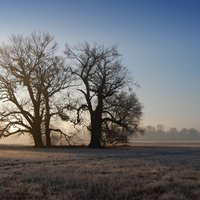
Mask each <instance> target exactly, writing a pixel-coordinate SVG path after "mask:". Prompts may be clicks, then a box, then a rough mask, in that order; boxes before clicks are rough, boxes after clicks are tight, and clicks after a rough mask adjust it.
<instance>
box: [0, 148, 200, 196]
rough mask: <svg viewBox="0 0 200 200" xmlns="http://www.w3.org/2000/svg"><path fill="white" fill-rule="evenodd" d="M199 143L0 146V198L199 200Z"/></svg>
mask: <svg viewBox="0 0 200 200" xmlns="http://www.w3.org/2000/svg"><path fill="white" fill-rule="evenodd" d="M199 169H200V148H199V147H195V148H192V147H135V148H120V149H113V148H112V149H87V148H72V149H70V148H66V149H65V148H54V149H34V148H32V147H23V146H21V147H17V146H0V186H1V189H0V199H6V200H9V199H38V200H40V199H48V200H53V199H55V200H59V199H66V200H73V199H77V200H78V199H84V200H86V199H87V200H89V199H91V200H92V199H94V200H100V199H104V200H106V199H107V200H108V199H113V200H117V199H124V200H125V199H127V200H130V199H134V200H136V199H138V200H139V199H161V200H164V199H166V200H169V199H171V200H172V199H173V200H176V199H181V200H183V199H185V200H189V199H192V200H194V199H200V170H199Z"/></svg>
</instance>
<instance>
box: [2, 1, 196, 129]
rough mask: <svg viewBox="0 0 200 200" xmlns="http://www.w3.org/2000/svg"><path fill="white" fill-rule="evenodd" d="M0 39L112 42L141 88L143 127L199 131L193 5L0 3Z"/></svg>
mask: <svg viewBox="0 0 200 200" xmlns="http://www.w3.org/2000/svg"><path fill="white" fill-rule="evenodd" d="M0 5H1V6H0V42H3V41H4V42H6V41H7V39H8V37H9V36H10V35H11V34H23V35H26V36H28V35H30V33H31V32H32V31H42V32H43V31H44V32H49V33H50V34H52V35H54V36H55V39H56V40H57V42H58V43H59V45H60V49H61V50H62V49H64V45H65V43H66V42H67V43H69V44H70V45H72V46H73V45H76V44H78V43H84V42H85V41H87V42H88V43H90V44H91V45H93V44H94V43H97V44H99V45H101V44H104V46H106V47H110V46H112V45H115V44H118V50H119V53H121V54H122V59H123V60H122V63H123V65H124V66H126V67H127V68H128V69H129V71H131V73H132V75H133V77H134V80H135V81H136V82H137V83H139V84H140V88H133V89H134V91H135V92H136V94H137V96H138V98H139V100H140V101H141V102H142V104H143V106H144V109H143V112H144V114H143V117H142V124H143V126H147V125H151V126H157V125H158V124H163V125H164V126H165V129H166V130H168V129H169V128H170V127H176V128H177V129H178V130H181V129H182V128H196V129H198V130H200V0H17V1H16V0H0Z"/></svg>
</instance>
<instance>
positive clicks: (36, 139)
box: [32, 125, 44, 148]
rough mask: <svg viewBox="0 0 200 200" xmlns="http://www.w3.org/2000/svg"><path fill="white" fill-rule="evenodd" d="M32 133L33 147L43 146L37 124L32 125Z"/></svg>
mask: <svg viewBox="0 0 200 200" xmlns="http://www.w3.org/2000/svg"><path fill="white" fill-rule="evenodd" d="M32 135H33V139H34V143H35V147H37V148H41V147H44V144H43V141H42V133H41V130H40V126H39V125H36V126H34V129H33V130H32Z"/></svg>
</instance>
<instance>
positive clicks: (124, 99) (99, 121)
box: [0, 32, 144, 147]
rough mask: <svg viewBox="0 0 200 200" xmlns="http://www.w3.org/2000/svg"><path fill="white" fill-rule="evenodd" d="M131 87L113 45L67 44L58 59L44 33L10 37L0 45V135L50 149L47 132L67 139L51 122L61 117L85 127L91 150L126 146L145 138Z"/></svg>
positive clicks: (54, 45) (139, 108)
mask: <svg viewBox="0 0 200 200" xmlns="http://www.w3.org/2000/svg"><path fill="white" fill-rule="evenodd" d="M135 86H137V84H136V83H135V82H134V81H133V78H132V76H131V73H130V72H129V71H128V69H127V68H126V67H124V66H123V65H122V62H121V55H120V54H119V52H118V50H117V46H112V47H110V48H106V47H104V45H97V44H95V45H94V46H90V45H89V44H88V43H83V44H79V45H77V46H74V47H70V46H69V45H66V47H65V50H64V55H59V54H58V43H57V42H56V41H55V39H54V37H53V36H52V35H50V34H49V33H41V32H39V33H37V32H32V33H31V35H30V36H27V37H25V36H23V35H11V37H10V38H9V41H8V43H2V44H1V45H0V101H1V103H2V106H1V108H0V121H1V123H3V124H4V126H2V128H1V134H0V136H1V137H8V136H10V135H14V134H25V133H28V134H30V135H31V136H32V137H33V139H34V143H35V146H36V147H43V146H47V147H50V146H51V139H52V136H51V132H59V133H60V134H62V135H65V137H66V138H67V135H66V134H65V133H63V132H62V131H61V130H60V128H59V127H55V124H52V117H53V116H60V117H61V118H62V119H63V120H64V121H70V122H73V123H74V124H75V125H76V126H77V125H80V124H84V125H85V126H86V127H87V129H88V130H89V132H90V134H91V140H90V144H89V146H90V147H101V146H102V145H103V144H106V143H115V142H120V141H127V140H128V138H129V137H130V136H132V135H135V134H137V133H141V134H143V133H144V129H143V128H141V126H140V121H141V116H142V108H143V106H142V104H141V103H140V102H139V100H138V98H137V96H136V94H135V93H134V92H133V87H135ZM69 91H70V92H69ZM72 91H73V92H72ZM73 94H74V95H73ZM74 96H75V97H76V98H75V97H74ZM71 111H72V112H73V111H75V112H76V117H75V118H74V119H73V117H72V115H71V114H69V112H71ZM83 114H85V116H88V117H86V118H89V123H88V124H87V123H86V119H85V118H84V115H83ZM43 136H45V139H43Z"/></svg>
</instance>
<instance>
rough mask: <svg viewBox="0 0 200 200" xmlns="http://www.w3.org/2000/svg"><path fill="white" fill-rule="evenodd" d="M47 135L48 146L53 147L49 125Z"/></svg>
mask: <svg viewBox="0 0 200 200" xmlns="http://www.w3.org/2000/svg"><path fill="white" fill-rule="evenodd" d="M45 135H46V147H51V137H50V130H49V127H48V128H46V131H45Z"/></svg>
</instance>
